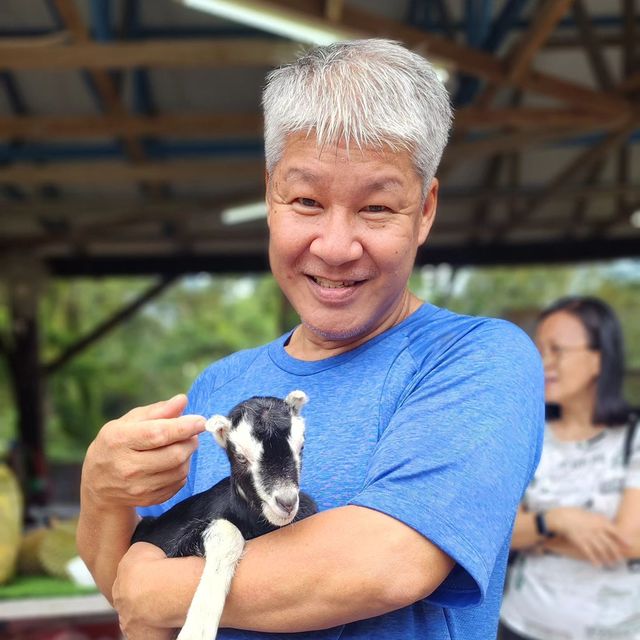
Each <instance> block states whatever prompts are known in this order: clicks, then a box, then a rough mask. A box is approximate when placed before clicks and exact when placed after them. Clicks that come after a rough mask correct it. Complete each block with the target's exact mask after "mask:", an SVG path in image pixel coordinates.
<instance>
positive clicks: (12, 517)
mask: <svg viewBox="0 0 640 640" xmlns="http://www.w3.org/2000/svg"><path fill="white" fill-rule="evenodd" d="M0 523H2V526H0V584H4V583H6V582H8V581H9V580H10V579H11V578H12V577H13V575H14V573H15V568H16V561H17V558H18V549H19V548H20V538H21V533H22V494H21V493H20V486H19V485H18V481H17V480H16V478H15V476H14V475H13V473H12V471H11V469H9V467H8V466H7V465H6V464H0Z"/></svg>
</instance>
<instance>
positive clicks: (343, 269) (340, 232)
mask: <svg viewBox="0 0 640 640" xmlns="http://www.w3.org/2000/svg"><path fill="white" fill-rule="evenodd" d="M436 201H437V181H436V180H434V182H433V184H432V186H431V189H430V190H429V192H428V194H427V196H426V200H425V199H424V198H423V196H422V180H421V179H420V177H419V176H418V174H417V173H416V171H415V169H414V166H413V163H412V160H411V157H410V155H409V154H408V153H407V152H404V151H403V152H397V153H393V152H391V151H384V152H383V151H379V150H364V151H361V150H359V149H357V148H355V149H351V150H350V151H349V152H347V150H346V148H345V147H344V146H338V147H327V148H326V149H324V150H323V151H322V153H320V152H319V151H318V148H317V147H316V139H315V137H313V136H309V137H308V138H307V137H306V136H305V135H302V134H298V135H293V136H290V137H289V139H288V142H287V144H286V146H285V150H284V153H283V156H282V159H281V160H280V162H279V163H278V165H277V166H276V168H275V169H274V171H273V173H272V174H271V175H270V176H267V208H268V211H269V217H268V222H269V229H270V243H269V257H270V262H271V269H272V271H273V274H274V276H275V278H276V280H277V281H278V284H279V285H280V287H281V288H282V290H283V292H284V294H285V295H286V296H287V298H288V299H289V301H290V302H291V304H292V305H293V307H294V308H295V309H296V311H297V312H298V314H299V315H300V317H301V319H302V322H303V329H304V330H310V331H311V332H312V333H313V334H315V336H317V337H319V338H320V339H322V340H325V341H326V340H328V341H337V342H352V341H354V339H355V340H362V339H368V337H370V336H372V335H375V334H376V333H379V332H380V331H381V330H384V329H386V328H388V327H389V326H392V325H393V324H395V323H396V322H397V321H398V320H397V319H396V320H394V318H398V315H397V313H398V309H399V308H400V307H401V306H402V305H403V304H405V303H406V301H407V296H408V295H409V294H408V291H407V289H406V285H407V281H408V279H409V276H410V274H411V270H412V268H413V263H414V260H415V256H416V251H417V249H418V247H419V246H420V245H421V244H422V243H423V242H424V241H425V240H426V237H427V235H428V233H429V229H430V228H431V223H432V221H433V215H434V213H435V205H436Z"/></svg>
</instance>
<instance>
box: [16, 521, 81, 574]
mask: <svg viewBox="0 0 640 640" xmlns="http://www.w3.org/2000/svg"><path fill="white" fill-rule="evenodd" d="M77 526H78V521H77V520H54V521H52V522H51V525H50V526H49V527H41V528H39V529H34V530H32V531H29V532H28V533H26V534H25V535H24V537H23V539H22V545H21V547H20V555H19V557H18V572H19V573H21V574H23V575H50V576H55V577H58V578H68V577H69V574H68V572H67V569H66V566H67V564H68V563H69V561H70V560H71V559H72V558H75V557H76V556H77V555H78V550H77V548H76V528H77Z"/></svg>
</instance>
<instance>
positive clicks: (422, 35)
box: [0, 0, 630, 115]
mask: <svg viewBox="0 0 640 640" xmlns="http://www.w3.org/2000/svg"><path fill="white" fill-rule="evenodd" d="M563 1H564V0H563ZM254 4H259V3H258V2H257V1H256V2H255V3H254ZM272 4H278V5H285V6H292V7H294V13H295V12H297V13H299V14H300V17H301V19H308V18H309V15H310V14H311V15H312V16H315V17H317V19H318V20H319V21H320V22H321V23H325V24H326V26H328V27H332V26H333V23H331V22H330V21H328V20H327V19H326V18H324V13H323V12H324V6H323V5H321V4H318V3H316V2H309V1H308V0H299V1H298V0H296V2H293V1H292V0H287V2H283V0H280V2H278V3H272ZM304 9H307V11H305V10H304ZM340 24H341V25H343V26H345V27H347V28H350V29H356V30H359V32H362V33H364V34H368V35H371V36H386V37H392V38H397V39H399V40H401V41H403V42H405V43H407V44H408V45H409V46H414V47H417V48H419V49H421V50H424V51H427V52H428V53H429V55H430V56H431V57H432V58H433V59H435V60H440V61H443V62H445V63H448V64H450V65H453V66H454V67H455V68H456V69H457V70H459V71H461V72H464V73H468V74H471V75H475V76H478V77H480V78H483V79H485V80H488V81H490V82H492V83H494V84H498V85H510V86H517V87H520V88H522V89H524V90H527V91H533V92H535V93H540V94H543V95H547V96H550V97H554V98H556V99H558V100H561V101H564V102H567V103H569V104H573V105H575V106H577V107H579V108H581V109H588V110H590V111H596V112H605V113H609V114H616V115H624V114H625V113H628V112H629V110H630V107H629V104H628V103H627V102H626V101H625V100H624V99H623V98H622V97H619V96H615V95H605V94H601V93H599V92H597V91H593V90H591V89H589V88H587V87H584V86H581V85H579V84H576V83H574V82H571V81H569V80H564V79H561V78H558V77H555V76H553V75H550V74H546V73H541V72H537V71H529V72H528V73H525V74H524V75H520V74H517V75H516V76H513V75H512V76H510V75H509V73H508V70H507V69H506V68H505V66H504V64H503V63H502V62H501V61H500V60H498V59H497V58H495V57H494V56H492V55H490V54H487V53H485V52H482V51H479V50H476V49H472V48H470V47H466V46H464V45H462V44H459V43H457V42H454V41H452V40H449V39H447V38H444V37H441V36H438V35H435V34H432V33H426V32H424V31H422V30H420V29H416V28H414V27H410V26H407V25H404V24H401V23H399V22H395V21H393V20H389V19H387V18H383V17H380V16H377V15H374V14H372V13H369V12H366V11H362V10H361V9H357V8H354V7H351V6H346V5H345V7H344V9H343V14H342V20H341V23H340ZM1 51H2V54H3V55H2V56H1V57H0V68H6V69H30V68H47V69H52V70H53V69H78V68H82V67H84V66H91V67H92V68H99V69H112V68H124V69H126V68H128V69H131V68H136V67H174V68H175V67H184V66H190V67H193V66H199V67H204V68H213V67H220V66H225V67H230V66H236V67H242V66H254V67H264V68H267V67H272V66H273V65H277V64H281V63H283V62H286V61H289V60H291V59H292V58H293V57H294V56H295V55H296V53H297V52H298V51H299V45H298V44H296V43H290V42H281V41H278V40H273V39H271V40H269V39H265V40H260V39H249V40H243V39H233V40H224V39H214V40H193V41H187V42H183V41H173V40H168V41H167V40H165V41H162V40H155V41H143V42H120V43H108V44H95V43H78V44H73V45H51V46H46V47H40V48H37V49H36V48H33V49H30V48H26V47H3V48H2V50H1Z"/></svg>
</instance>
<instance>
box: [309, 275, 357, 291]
mask: <svg viewBox="0 0 640 640" xmlns="http://www.w3.org/2000/svg"><path fill="white" fill-rule="evenodd" d="M309 277H310V278H311V279H312V280H313V281H314V282H315V283H316V284H317V285H319V286H321V287H324V288H325V289H344V288H346V287H353V286H354V285H356V284H359V281H358V280H327V279H326V278H320V277H319V276H309Z"/></svg>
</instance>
